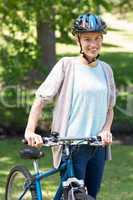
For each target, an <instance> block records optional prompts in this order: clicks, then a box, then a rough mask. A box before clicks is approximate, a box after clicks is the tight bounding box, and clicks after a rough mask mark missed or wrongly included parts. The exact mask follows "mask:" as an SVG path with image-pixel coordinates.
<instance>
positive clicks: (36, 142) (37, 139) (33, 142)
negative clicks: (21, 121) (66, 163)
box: [25, 131, 43, 147]
mask: <svg viewBox="0 0 133 200" xmlns="http://www.w3.org/2000/svg"><path fill="white" fill-rule="evenodd" d="M25 139H26V140H27V142H28V145H29V146H32V147H41V146H42V144H43V140H42V137H41V136H40V135H38V134H36V133H33V132H30V131H26V132H25Z"/></svg>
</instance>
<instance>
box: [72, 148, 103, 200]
mask: <svg viewBox="0 0 133 200" xmlns="http://www.w3.org/2000/svg"><path fill="white" fill-rule="evenodd" d="M72 159H73V166H74V172H75V176H76V177H77V178H78V179H84V181H85V185H86V187H87V191H88V194H89V195H90V196H92V197H93V198H94V199H96V196H97V193H98V191H99V189H100V185H101V181H102V176H103V171H104V165H105V147H92V146H89V145H81V146H79V147H78V149H77V150H75V151H74V152H73V154H72Z"/></svg>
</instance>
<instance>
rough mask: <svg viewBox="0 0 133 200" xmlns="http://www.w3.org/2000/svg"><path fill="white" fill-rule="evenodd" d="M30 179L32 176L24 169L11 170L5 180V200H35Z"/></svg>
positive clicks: (15, 168) (34, 192)
mask: <svg viewBox="0 0 133 200" xmlns="http://www.w3.org/2000/svg"><path fill="white" fill-rule="evenodd" d="M31 179H32V175H31V174H30V172H29V171H28V170H27V169H26V168H25V167H23V166H16V167H14V168H12V169H11V171H10V173H9V175H8V178H7V184H6V191H5V200H37V194H36V190H35V187H34V185H33V184H32V185H31V184H30V183H31ZM29 185H31V186H29Z"/></svg>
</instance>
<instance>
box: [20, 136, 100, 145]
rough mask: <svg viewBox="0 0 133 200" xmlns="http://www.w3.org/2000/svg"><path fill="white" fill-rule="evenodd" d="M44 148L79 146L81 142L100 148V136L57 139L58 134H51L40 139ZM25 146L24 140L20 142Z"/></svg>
mask: <svg viewBox="0 0 133 200" xmlns="http://www.w3.org/2000/svg"><path fill="white" fill-rule="evenodd" d="M42 139H43V145H44V146H56V145H63V144H64V145H67V144H70V145H74V144H75V142H76V145H80V144H81V143H82V142H84V141H86V142H87V143H88V144H89V145H91V146H102V145H103V143H102V138H101V136H97V137H88V138H72V137H64V138H63V137H59V134H58V133H52V134H51V136H50V137H42ZM22 142H23V143H25V144H27V142H26V140H25V139H24V140H23V141H22Z"/></svg>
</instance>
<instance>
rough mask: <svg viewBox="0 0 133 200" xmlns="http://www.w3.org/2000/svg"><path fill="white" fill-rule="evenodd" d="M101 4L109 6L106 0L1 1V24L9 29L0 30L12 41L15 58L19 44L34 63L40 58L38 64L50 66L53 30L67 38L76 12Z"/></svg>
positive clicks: (51, 64) (95, 7)
mask: <svg viewBox="0 0 133 200" xmlns="http://www.w3.org/2000/svg"><path fill="white" fill-rule="evenodd" d="M100 6H103V7H105V8H106V9H109V3H108V1H106V0H97V1H96V0H94V1H93V0H91V1H89V0H82V1H81V0H71V1H67V0H55V1H53V0H38V1H34V0H29V1H26V0H21V1H17V0H14V1H11V0H8V1H2V2H1V5H0V12H1V14H0V18H1V20H2V21H3V28H4V29H7V30H8V34H7V35H6V34H5V31H1V32H2V36H3V38H4V41H6V43H8V45H9V42H11V43H12V44H11V46H12V48H13V46H14V49H15V50H16V57H15V59H17V61H18V60H19V59H18V57H19V56H20V55H19V56H17V53H18V52H20V46H21V47H22V48H21V55H22V54H24V53H27V55H28V56H27V57H28V59H30V58H31V61H34V62H33V63H35V65H39V63H38V62H37V60H39V61H40V65H39V66H41V68H42V69H43V68H44V66H45V67H46V68H49V70H50V69H51V67H52V66H53V64H54V63H55V61H56V51H55V43H56V37H55V32H56V31H58V32H59V33H60V36H61V37H60V38H61V39H62V41H63V40H65V41H66V40H68V38H69V36H70V35H69V34H68V30H69V31H70V29H71V24H72V19H74V18H76V17H77V16H78V15H79V13H84V12H88V11H93V12H96V11H97V12H99V9H100ZM31 29H32V30H31ZM32 31H34V33H33V32H32ZM18 33H19V34H20V37H19V38H18V36H17V35H18ZM31 37H32V38H31ZM4 50H5V49H4ZM31 50H32V51H33V52H32V53H33V54H34V58H33V55H31ZM8 53H9V52H8ZM5 54H6V55H7V53H5ZM10 55H11V52H10V53H9V56H10ZM23 56H24V55H23ZM35 56H36V59H35ZM20 57H21V56H20ZM24 59H25V58H24ZM18 62H19V61H18ZM33 68H34V67H33Z"/></svg>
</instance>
